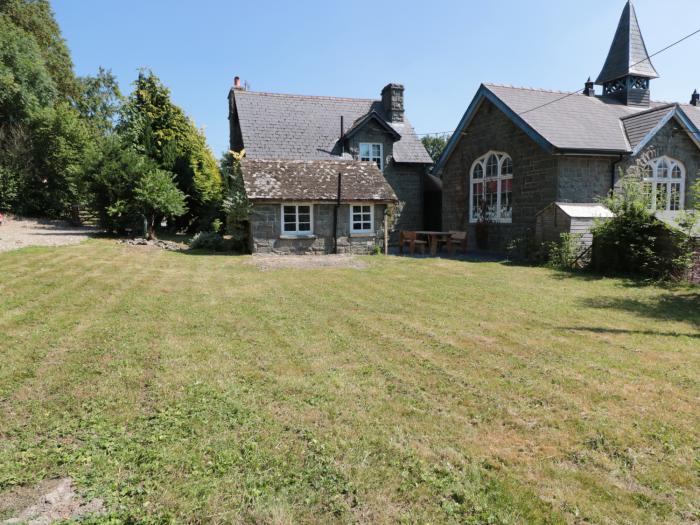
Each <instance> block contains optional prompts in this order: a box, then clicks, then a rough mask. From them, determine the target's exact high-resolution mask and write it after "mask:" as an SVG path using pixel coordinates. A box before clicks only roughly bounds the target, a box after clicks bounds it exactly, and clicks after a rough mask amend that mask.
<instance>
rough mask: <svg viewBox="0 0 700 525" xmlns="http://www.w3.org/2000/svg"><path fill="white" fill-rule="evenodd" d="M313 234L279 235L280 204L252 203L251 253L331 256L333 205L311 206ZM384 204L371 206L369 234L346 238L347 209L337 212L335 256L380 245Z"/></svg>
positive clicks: (364, 250)
mask: <svg viewBox="0 0 700 525" xmlns="http://www.w3.org/2000/svg"><path fill="white" fill-rule="evenodd" d="M312 206H313V232H314V233H313V235H312V236H311V237H310V238H295V237H286V236H284V235H282V224H281V221H282V206H281V204H279V203H277V204H267V203H265V204H261V203H258V204H254V205H253V211H252V212H251V217H250V230H251V251H252V252H253V253H275V254H281V255H292V254H319V255H320V254H328V253H333V215H334V212H335V205H334V204H313V205H312ZM385 209H386V206H385V205H384V204H375V205H374V230H375V233H374V234H373V235H356V234H353V235H350V234H349V231H350V207H349V205H348V204H342V205H341V206H340V209H339V210H338V253H341V254H358V255H363V254H368V253H372V250H373V248H374V246H375V245H380V246H383V244H384V230H383V226H384V222H383V221H384V210H385Z"/></svg>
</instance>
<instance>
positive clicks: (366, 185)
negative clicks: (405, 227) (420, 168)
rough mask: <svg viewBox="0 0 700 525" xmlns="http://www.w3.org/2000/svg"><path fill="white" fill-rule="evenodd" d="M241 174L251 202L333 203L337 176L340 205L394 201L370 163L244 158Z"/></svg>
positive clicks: (336, 188) (335, 198)
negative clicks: (342, 203)
mask: <svg viewBox="0 0 700 525" xmlns="http://www.w3.org/2000/svg"><path fill="white" fill-rule="evenodd" d="M241 171H242V174H243V183H244V185H245V191H246V194H247V196H248V199H250V200H251V201H261V200H263V201H336V200H337V198H338V174H339V173H340V174H342V183H341V191H340V194H341V200H342V201H343V202H360V201H364V202H367V201H378V202H394V201H396V200H397V198H396V194H395V193H394V190H392V189H391V186H389V183H388V182H387V181H386V179H385V178H384V176H383V175H382V172H381V171H379V168H378V167H377V165H376V164H375V163H373V162H360V161H354V160H309V161H302V160H262V159H249V158H245V159H243V161H242V162H241Z"/></svg>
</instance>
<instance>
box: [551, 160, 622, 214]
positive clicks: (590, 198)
mask: <svg viewBox="0 0 700 525" xmlns="http://www.w3.org/2000/svg"><path fill="white" fill-rule="evenodd" d="M618 159H619V157H569V156H567V157H558V177H557V200H558V201H560V202H581V203H584V202H587V203H591V202H598V201H599V200H600V199H601V198H603V197H605V196H607V195H608V193H610V188H612V181H613V166H614V164H615V162H617V160H618Z"/></svg>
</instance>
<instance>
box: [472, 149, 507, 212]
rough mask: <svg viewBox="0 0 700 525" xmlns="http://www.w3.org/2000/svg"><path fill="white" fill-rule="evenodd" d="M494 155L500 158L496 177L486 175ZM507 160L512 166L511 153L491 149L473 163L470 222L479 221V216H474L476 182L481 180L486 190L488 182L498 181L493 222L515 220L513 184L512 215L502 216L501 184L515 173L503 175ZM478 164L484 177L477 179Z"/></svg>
mask: <svg viewBox="0 0 700 525" xmlns="http://www.w3.org/2000/svg"><path fill="white" fill-rule="evenodd" d="M492 155H495V157H496V159H497V160H498V173H497V175H496V176H495V177H487V176H486V165H487V164H488V161H489V159H490V158H491V156H492ZM506 160H510V162H511V166H513V159H512V158H511V156H510V155H508V154H507V153H504V152H502V151H489V152H488V153H486V154H485V155H482V156H481V157H479V158H478V159H476V160H475V161H474V162H473V163H472V166H471V168H470V169H469V223H470V224H474V223H476V222H479V218H478V217H475V216H474V184H475V183H476V182H481V184H482V188H484V191H485V189H486V182H490V181H494V180H495V181H496V214H495V215H494V216H492V217H489V220H490V221H492V222H498V223H502V224H510V223H512V222H513V217H512V215H513V201H512V198H513V197H512V196H513V189H512V185H511V204H510V208H511V216H510V217H501V194H502V192H501V184H502V183H503V181H507V180H513V173H510V174H509V175H503V174H502V170H503V164H504V162H505V161H506ZM477 166H481V169H482V172H483V174H484V175H483V177H481V178H478V179H475V178H474V170H475V169H476V167H477Z"/></svg>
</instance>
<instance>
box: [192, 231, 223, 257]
mask: <svg viewBox="0 0 700 525" xmlns="http://www.w3.org/2000/svg"><path fill="white" fill-rule="evenodd" d="M223 247H224V238H223V237H222V236H221V235H219V234H218V233H216V232H198V233H196V234H195V236H194V237H192V240H191V241H190V248H191V249H193V250H209V251H214V252H218V251H221V250H222V249H223Z"/></svg>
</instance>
